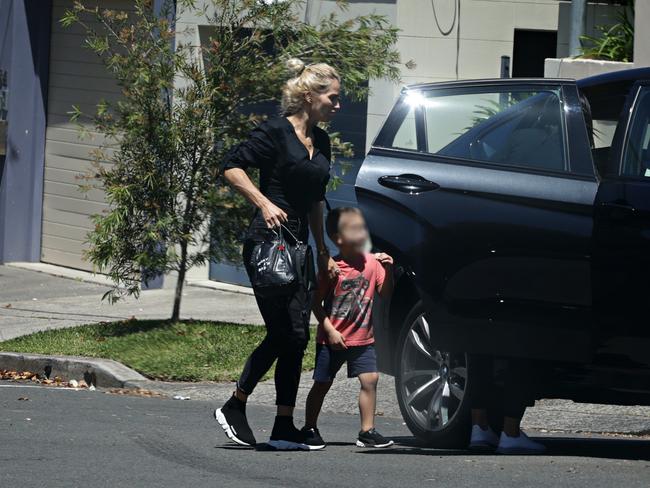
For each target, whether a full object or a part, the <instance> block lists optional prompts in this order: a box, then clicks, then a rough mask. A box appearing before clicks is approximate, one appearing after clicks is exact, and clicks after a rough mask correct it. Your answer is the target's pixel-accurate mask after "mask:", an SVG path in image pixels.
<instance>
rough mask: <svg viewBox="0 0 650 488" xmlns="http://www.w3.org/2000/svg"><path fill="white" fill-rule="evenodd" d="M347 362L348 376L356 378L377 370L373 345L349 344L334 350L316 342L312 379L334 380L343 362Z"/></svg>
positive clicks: (325, 381) (322, 381) (326, 381)
mask: <svg viewBox="0 0 650 488" xmlns="http://www.w3.org/2000/svg"><path fill="white" fill-rule="evenodd" d="M345 362H347V363H348V378H356V377H357V376H359V375H360V374H362V373H376V372H377V356H376V355H375V346H374V345H373V344H369V345H367V346H350V347H348V348H347V349H341V350H336V349H332V348H331V347H330V346H328V345H325V344H316V366H315V368H314V381H317V382H319V383H329V382H330V381H333V380H334V377H335V376H336V373H338V371H339V369H341V366H343V363H345Z"/></svg>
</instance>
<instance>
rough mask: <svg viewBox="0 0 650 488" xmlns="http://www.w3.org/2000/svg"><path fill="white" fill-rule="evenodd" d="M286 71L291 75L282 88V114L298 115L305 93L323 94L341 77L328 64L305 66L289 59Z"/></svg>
mask: <svg viewBox="0 0 650 488" xmlns="http://www.w3.org/2000/svg"><path fill="white" fill-rule="evenodd" d="M286 66H287V70H288V71H289V72H290V73H291V74H292V76H291V78H289V80H287V82H286V83H285V84H284V87H283V88H282V113H283V114H284V115H293V114H295V113H298V112H299V111H300V110H301V109H302V108H303V104H304V102H305V93H307V92H310V91H311V92H316V93H323V92H325V91H326V90H327V89H328V88H329V86H330V84H331V83H332V81H333V80H337V81H339V82H340V81H341V77H340V76H339V74H338V73H337V72H336V69H334V68H333V67H332V66H330V65H329V64H325V63H315V64H310V65H308V66H307V65H305V63H304V62H302V61H301V60H300V59H297V58H291V59H289V60H288V61H287V63H286Z"/></svg>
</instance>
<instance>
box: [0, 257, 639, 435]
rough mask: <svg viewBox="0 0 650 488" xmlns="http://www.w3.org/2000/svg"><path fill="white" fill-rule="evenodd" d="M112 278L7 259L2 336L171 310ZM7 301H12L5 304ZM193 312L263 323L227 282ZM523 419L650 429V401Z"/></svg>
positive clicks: (226, 387)
mask: <svg viewBox="0 0 650 488" xmlns="http://www.w3.org/2000/svg"><path fill="white" fill-rule="evenodd" d="M106 290H107V288H106V286H103V285H97V284H93V283H86V282H82V281H78V280H72V279H66V278H60V277H56V276H51V275H48V274H45V273H38V272H34V271H27V270H23V269H16V268H13V267H10V266H0V340H6V339H10V338H12V337H16V336H19V335H23V334H28V333H31V332H34V331H38V330H43V329H48V328H58V327H69V326H71V325H78V324H84V323H89V322H98V321H101V320H119V319H126V318H129V317H131V316H135V317H137V318H141V319H144V318H165V317H167V316H168V315H169V310H170V307H171V303H172V290H149V291H144V292H143V293H142V295H141V297H140V299H139V300H134V299H128V300H126V301H125V302H121V303H118V304H116V305H109V304H108V303H106V302H102V301H101V296H102V294H103V293H104V292H105V291H106ZM7 305H11V306H10V307H9V308H6V307H7ZM182 315H183V317H186V318H190V317H191V318H195V319H211V320H223V321H229V322H235V323H254V324H261V323H262V322H261V317H260V316H259V312H258V310H257V307H256V304H255V300H254V298H253V297H252V296H250V295H247V294H241V293H233V292H228V291H222V290H214V289H207V288H200V287H196V286H188V287H186V289H185V296H184V298H183V305H182ZM339 376H340V378H339V379H337V381H336V382H335V386H334V387H333V388H332V390H331V392H330V394H329V395H328V397H327V399H326V403H325V410H326V411H330V412H339V413H350V414H352V413H356V411H357V404H356V397H357V393H358V386H357V381H356V380H348V379H346V378H344V375H339ZM310 385H311V379H310V374H309V373H305V374H303V377H302V381H301V385H300V393H299V398H298V404H299V405H302V404H303V403H304V399H305V397H306V394H307V392H308V390H309V387H310ZM157 388H158V389H160V390H161V391H165V392H168V393H179V394H182V395H185V396H190V397H191V398H193V399H197V400H206V399H210V400H213V401H215V402H218V401H222V399H223V398H227V396H228V395H229V394H230V392H231V391H232V385H231V384H187V383H183V384H163V383H159V384H158V385H157ZM378 400H379V402H378V407H377V410H378V411H379V412H380V413H381V414H383V415H385V416H393V417H398V416H399V415H400V413H399V408H398V406H397V400H396V398H395V391H394V388H393V379H392V378H391V377H388V376H382V378H381V381H380V386H379V399H378ZM252 401H254V402H255V403H256V404H259V405H273V404H274V403H275V388H274V386H273V382H272V381H269V382H265V383H262V384H261V385H260V386H259V387H258V390H257V391H256V392H255V395H254V396H253V400H252ZM524 425H525V426H526V427H527V428H532V429H545V430H558V431H567V432H617V433H634V434H636V433H642V432H645V433H650V407H619V406H607V405H582V404H575V403H573V402H569V401H564V400H544V401H541V402H538V404H537V406H536V407H535V408H532V409H529V410H528V412H527V414H526V417H525V419H524Z"/></svg>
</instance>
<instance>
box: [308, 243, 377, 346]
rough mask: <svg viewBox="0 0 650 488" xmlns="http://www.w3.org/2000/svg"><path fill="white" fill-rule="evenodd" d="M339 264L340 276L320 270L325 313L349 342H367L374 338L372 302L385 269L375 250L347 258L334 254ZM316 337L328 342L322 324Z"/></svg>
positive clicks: (354, 343)
mask: <svg viewBox="0 0 650 488" xmlns="http://www.w3.org/2000/svg"><path fill="white" fill-rule="evenodd" d="M334 261H336V264H337V265H338V267H339V270H340V273H339V275H338V277H337V278H335V279H333V280H330V279H329V278H328V277H327V276H326V275H323V274H321V275H320V276H319V278H318V291H319V294H320V295H321V296H322V297H324V298H325V299H324V309H325V313H327V316H328V317H329V319H330V321H331V322H332V325H333V326H334V328H336V330H338V331H339V332H340V333H341V334H343V337H345V343H346V345H348V346H365V345H368V344H372V343H373V342H375V339H374V334H373V331H372V321H371V314H372V302H373V298H374V296H375V290H376V289H377V288H378V287H380V286H381V285H382V283H383V282H384V278H385V277H386V271H385V270H384V267H383V266H382V265H381V263H380V262H379V261H377V259H376V258H375V256H373V255H372V254H363V255H360V256H359V258H358V259H355V260H352V261H345V260H343V259H342V258H341V257H340V256H335V257H334ZM316 341H317V342H318V343H319V344H327V338H326V336H325V331H324V330H323V327H322V325H319V326H318V333H317V335H316Z"/></svg>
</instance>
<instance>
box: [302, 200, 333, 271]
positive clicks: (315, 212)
mask: <svg viewBox="0 0 650 488" xmlns="http://www.w3.org/2000/svg"><path fill="white" fill-rule="evenodd" d="M324 207H325V204H324V203H323V202H322V201H321V202H316V203H314V205H312V207H311V210H310V211H309V227H310V228H311V233H312V235H313V236H314V241H316V252H317V255H318V260H317V261H318V270H319V271H320V272H321V273H327V276H328V277H329V278H330V279H332V278H335V277H336V275H338V274H339V267H338V266H337V265H336V262H335V261H334V260H333V259H332V257H331V256H330V253H329V251H328V250H327V245H326V244H325V232H324V230H323V208H324Z"/></svg>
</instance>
